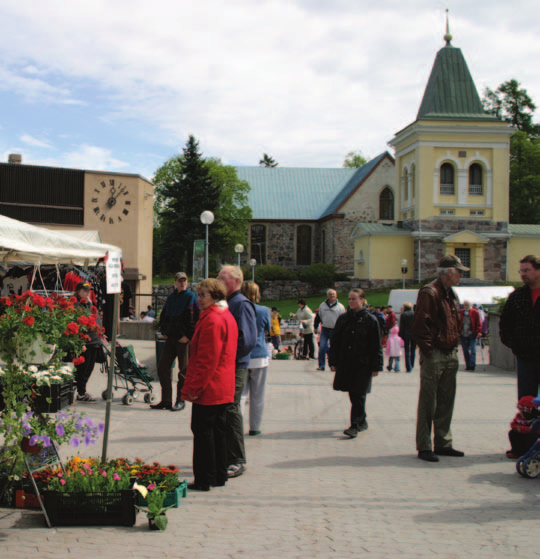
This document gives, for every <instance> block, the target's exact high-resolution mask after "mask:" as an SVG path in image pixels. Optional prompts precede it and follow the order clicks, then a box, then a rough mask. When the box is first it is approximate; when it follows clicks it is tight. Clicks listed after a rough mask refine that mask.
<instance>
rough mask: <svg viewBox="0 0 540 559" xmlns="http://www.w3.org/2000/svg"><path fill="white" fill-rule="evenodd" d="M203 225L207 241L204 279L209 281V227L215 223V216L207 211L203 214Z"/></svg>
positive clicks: (205, 244) (205, 245)
mask: <svg viewBox="0 0 540 559" xmlns="http://www.w3.org/2000/svg"><path fill="white" fill-rule="evenodd" d="M201 223H202V224H203V225H206V241H205V243H204V279H208V226H209V225H212V223H214V214H213V213H212V212H209V211H206V212H203V213H202V214H201Z"/></svg>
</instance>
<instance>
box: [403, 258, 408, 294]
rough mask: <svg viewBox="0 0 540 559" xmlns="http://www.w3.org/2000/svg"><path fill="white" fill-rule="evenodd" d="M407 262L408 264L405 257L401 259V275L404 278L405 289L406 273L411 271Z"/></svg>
mask: <svg viewBox="0 0 540 559" xmlns="http://www.w3.org/2000/svg"><path fill="white" fill-rule="evenodd" d="M407 264H408V262H407V259H406V258H404V259H403V260H402V261H401V276H402V278H403V289H405V275H406V274H407V272H408V271H409V268H407Z"/></svg>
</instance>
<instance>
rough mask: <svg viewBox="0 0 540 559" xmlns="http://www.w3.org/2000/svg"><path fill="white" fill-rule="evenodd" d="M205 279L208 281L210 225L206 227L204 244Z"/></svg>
mask: <svg viewBox="0 0 540 559" xmlns="http://www.w3.org/2000/svg"><path fill="white" fill-rule="evenodd" d="M204 279H208V225H207V226H206V243H205V244H204Z"/></svg>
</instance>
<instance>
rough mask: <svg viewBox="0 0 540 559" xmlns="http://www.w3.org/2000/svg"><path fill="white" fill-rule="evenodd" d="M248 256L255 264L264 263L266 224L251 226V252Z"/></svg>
mask: <svg viewBox="0 0 540 559" xmlns="http://www.w3.org/2000/svg"><path fill="white" fill-rule="evenodd" d="M250 258H254V259H255V260H256V261H257V264H260V265H263V264H266V226H265V225H252V226H251V252H250Z"/></svg>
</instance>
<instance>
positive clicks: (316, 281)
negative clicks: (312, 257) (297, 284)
mask: <svg viewBox="0 0 540 559" xmlns="http://www.w3.org/2000/svg"><path fill="white" fill-rule="evenodd" d="M335 276H336V269H335V267H334V265H333V264H322V263H319V264H312V265H311V266H308V267H307V268H306V269H305V270H302V271H301V272H300V273H299V274H298V277H299V279H300V281H305V282H306V283H311V285H313V286H314V287H319V288H321V287H331V286H332V285H334V281H335Z"/></svg>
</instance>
